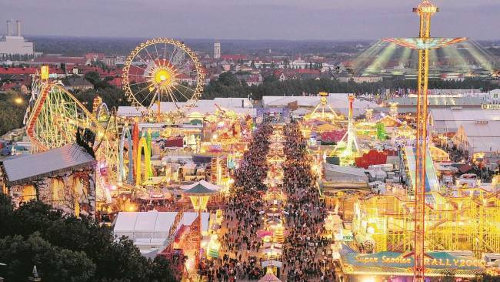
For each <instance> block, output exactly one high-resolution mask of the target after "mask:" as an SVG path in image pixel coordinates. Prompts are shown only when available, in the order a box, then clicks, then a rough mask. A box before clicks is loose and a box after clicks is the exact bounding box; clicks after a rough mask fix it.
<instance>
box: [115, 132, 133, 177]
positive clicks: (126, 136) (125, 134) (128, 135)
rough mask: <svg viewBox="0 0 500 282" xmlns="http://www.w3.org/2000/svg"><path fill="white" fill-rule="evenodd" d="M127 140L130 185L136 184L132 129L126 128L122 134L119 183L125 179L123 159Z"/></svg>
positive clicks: (119, 155) (119, 156)
mask: <svg viewBox="0 0 500 282" xmlns="http://www.w3.org/2000/svg"><path fill="white" fill-rule="evenodd" d="M125 139H126V140H127V144H128V177H127V182H128V183H129V184H133V182H134V152H133V149H132V134H131V133H130V129H129V128H128V127H125V128H124V129H123V132H122V136H121V138H120V147H119V154H118V158H119V162H118V182H119V183H121V182H123V179H124V178H125V164H124V159H123V151H124V147H125Z"/></svg>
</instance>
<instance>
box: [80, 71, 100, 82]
mask: <svg viewBox="0 0 500 282" xmlns="http://www.w3.org/2000/svg"><path fill="white" fill-rule="evenodd" d="M84 77H85V79H86V80H88V82H90V83H92V84H93V85H94V86H95V85H96V84H97V83H99V82H100V81H101V75H100V74H99V73H98V72H96V71H89V72H87V73H86V74H85V76H84Z"/></svg>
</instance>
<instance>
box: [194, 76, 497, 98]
mask: <svg viewBox="0 0 500 282" xmlns="http://www.w3.org/2000/svg"><path fill="white" fill-rule="evenodd" d="M415 88H416V81H412V80H384V81H380V82H371V83H368V82H364V83H355V82H354V81H352V80H351V81H349V82H340V81H339V80H336V79H333V80H332V79H327V78H322V79H294V80H286V81H279V80H277V79H276V78H275V77H274V76H269V77H265V78H264V81H263V83H262V84H261V85H258V86H255V85H254V86H247V85H246V83H244V81H240V80H238V79H237V78H236V76H235V75H233V74H232V73H230V72H225V73H222V74H221V75H220V76H219V78H218V79H216V80H212V81H210V83H209V84H207V85H206V86H205V91H204V93H203V98H204V99H213V98H215V97H251V98H253V99H255V100H260V99H261V98H262V96H264V95H266V96H283V95H302V93H318V92H320V91H327V92H330V93H358V94H360V93H374V94H375V93H382V92H383V90H385V89H393V90H394V89H415ZM429 88H431V89H432V88H436V89H482V90H484V91H488V90H491V89H494V88H495V85H493V84H492V83H491V82H489V81H484V80H479V79H466V80H464V81H442V80H440V79H436V80H430V81H429Z"/></svg>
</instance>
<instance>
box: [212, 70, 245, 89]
mask: <svg viewBox="0 0 500 282" xmlns="http://www.w3.org/2000/svg"><path fill="white" fill-rule="evenodd" d="M218 82H220V83H221V84H222V85H224V86H237V85H241V84H240V81H239V80H238V78H237V77H236V76H235V75H234V74H233V73H232V72H229V71H228V72H223V73H221V74H220V75H219V79H218Z"/></svg>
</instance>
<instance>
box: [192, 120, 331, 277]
mask: <svg viewBox="0 0 500 282" xmlns="http://www.w3.org/2000/svg"><path fill="white" fill-rule="evenodd" d="M272 132H273V126H272V125H271V124H269V123H263V124H261V125H260V127H259V128H258V129H257V130H256V131H255V132H254V136H253V139H252V142H251V143H250V145H249V147H248V150H247V151H246V152H245V153H244V156H243V159H242V161H241V163H240V166H239V168H238V169H237V171H236V172H235V185H234V187H233V191H232V193H231V194H232V195H233V196H232V197H230V198H229V199H228V200H227V203H226V206H225V212H224V216H225V219H224V222H223V226H222V228H221V237H222V238H221V241H222V242H223V243H222V244H221V250H220V254H221V256H220V257H219V258H217V259H212V260H204V261H202V264H201V268H200V269H201V270H200V272H201V273H200V274H201V275H202V276H204V277H205V278H206V280H207V281H241V280H257V279H259V278H260V277H262V276H263V275H264V274H265V270H264V269H263V267H262V255H261V254H262V251H263V243H262V239H261V238H259V237H258V236H257V233H258V231H259V230H262V229H263V228H264V223H263V220H262V211H263V210H264V209H265V206H264V201H263V195H264V193H265V191H266V190H267V188H268V187H266V185H265V184H264V183H263V182H264V180H265V178H266V175H267V171H268V169H269V167H268V164H267V162H266V156H267V154H268V152H269V147H270V141H269V139H270V136H271V134H272ZM284 135H285V146H284V147H283V150H284V154H285V156H286V161H285V162H284V163H283V166H282V168H283V171H284V178H283V184H282V185H279V188H281V189H282V190H283V192H284V193H285V194H286V198H287V200H286V203H285V206H284V207H285V213H284V214H285V218H286V236H285V243H284V244H283V253H282V256H281V257H280V258H278V259H279V260H281V261H282V267H281V268H280V269H278V276H279V277H280V279H281V280H282V281H334V280H335V278H334V272H333V263H332V260H331V259H330V258H331V254H330V253H329V246H330V244H331V242H330V240H329V239H326V237H323V234H324V231H325V230H324V219H325V217H326V214H327V211H326V207H325V204H324V202H323V201H322V200H321V199H320V197H319V191H318V189H317V188H316V179H315V177H314V176H313V174H312V172H311V165H310V159H309V157H308V154H307V151H306V141H305V139H304V138H303V137H302V134H301V132H300V127H299V125H298V124H297V123H291V124H289V125H287V126H285V127H284Z"/></svg>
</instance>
